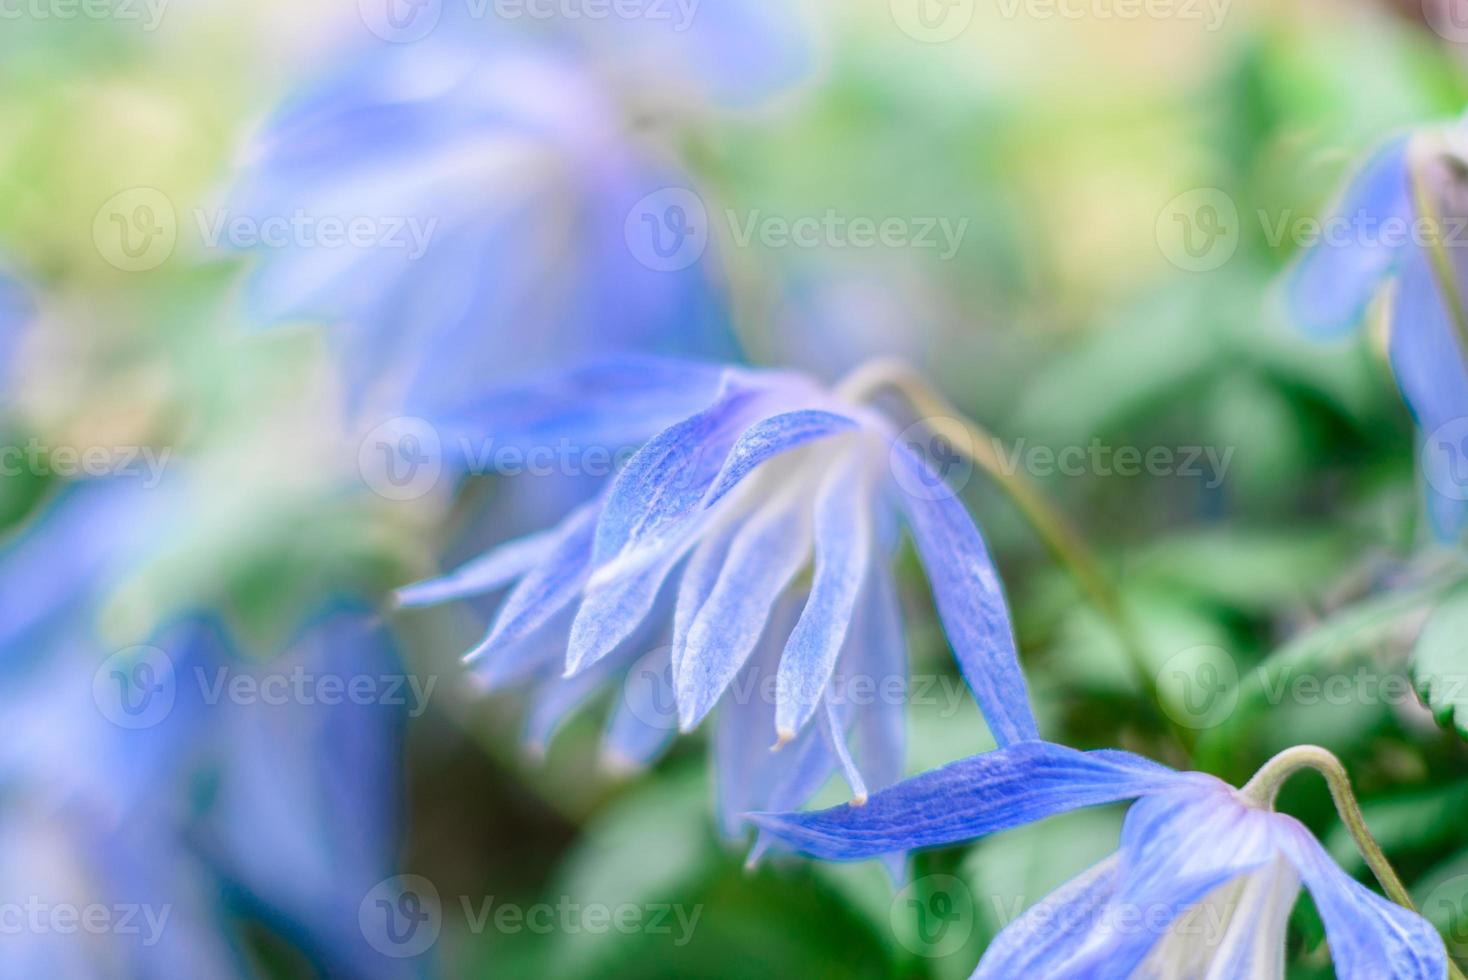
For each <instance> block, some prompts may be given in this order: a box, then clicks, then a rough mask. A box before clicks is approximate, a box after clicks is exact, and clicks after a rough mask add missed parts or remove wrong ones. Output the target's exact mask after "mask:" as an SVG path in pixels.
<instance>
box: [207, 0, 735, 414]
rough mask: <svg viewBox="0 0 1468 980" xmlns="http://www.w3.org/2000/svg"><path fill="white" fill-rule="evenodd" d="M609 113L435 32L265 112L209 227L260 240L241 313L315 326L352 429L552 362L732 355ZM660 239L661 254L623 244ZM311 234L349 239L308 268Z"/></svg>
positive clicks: (563, 60)
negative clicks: (336, 362)
mask: <svg viewBox="0 0 1468 980" xmlns="http://www.w3.org/2000/svg"><path fill="white" fill-rule="evenodd" d="M664 34H666V36H667V38H668V40H670V41H672V40H674V39H676V38H678V37H681V36H682V35H674V34H672V33H670V32H664ZM698 36H699V37H703V36H704V35H702V34H700V35H698ZM705 39H707V38H705ZM622 54H623V56H624V57H625V56H628V52H623V53H622ZM612 92H613V90H612V88H611V87H610V86H609V85H608V83H607V81H606V79H605V78H604V77H602V76H600V75H599V74H598V73H597V71H596V70H595V68H594V67H593V61H592V59H591V58H590V57H589V55H588V53H587V51H586V50H585V48H584V47H583V46H582V45H580V44H577V43H575V42H573V41H572V40H569V39H567V38H564V37H558V36H557V35H555V34H549V35H546V36H538V37H531V36H527V35H517V34H514V33H513V32H509V31H506V30H497V31H490V30H489V29H488V25H486V24H483V23H478V22H475V23H472V24H471V25H469V26H468V27H463V26H461V25H457V24H455V25H450V24H448V23H445V24H444V25H442V26H441V27H440V28H439V29H438V30H437V31H436V32H435V33H434V34H433V35H432V36H431V37H429V38H427V39H424V40H422V41H419V42H417V43H414V44H406V45H390V46H386V47H380V48H377V49H374V50H372V51H370V52H368V53H367V54H366V55H365V56H364V57H362V58H361V59H359V60H357V61H356V62H354V63H353V64H351V65H350V66H349V67H347V68H346V69H345V70H343V71H340V72H338V73H337V74H335V75H333V76H330V77H328V78H327V79H326V80H325V81H324V82H323V83H321V84H320V85H318V86H316V87H315V88H313V89H311V90H310V91H308V92H306V93H304V94H303V95H301V96H300V97H298V98H297V99H295V100H294V101H293V102H292V103H290V104H288V105H287V106H286V107H284V108H283V109H282V111H280V112H279V113H278V114H277V115H276V116H275V118H274V119H273V120H272V121H271V122H270V123H269V125H268V126H267V127H266V129H265V131H264V132H263V134H262V135H261V137H260V138H259V140H258V141H257V145H256V146H255V147H254V148H253V149H252V151H251V153H250V155H249V158H248V159H247V161H246V164H245V167H244V170H243V173H242V174H241V176H240V180H239V186H238V187H237V189H236V191H235V193H234V195H233V201H232V202H231V204H230V206H229V210H228V212H227V217H228V218H229V219H230V220H231V221H237V222H243V224H242V227H247V228H250V229H253V228H255V227H259V228H271V227H273V228H274V229H275V230H276V231H277V232H279V234H278V236H277V237H276V239H275V240H274V242H272V243H265V244H262V245H260V246H256V247H253V248H252V249H251V251H252V253H253V255H254V258H255V266H254V269H253V272H252V275H251V277H250V282H249V294H250V295H251V296H252V297H253V302H252V306H253V307H254V309H255V311H256V312H257V314H258V315H259V316H260V317H262V318H263V319H266V320H271V321H280V320H317V321H321V322H324V323H326V324H329V326H330V328H331V329H332V331H333V336H334V340H335V344H336V347H337V349H338V350H339V352H340V360H341V363H342V371H343V375H344V380H345V384H346V386H347V389H348V393H349V395H350V397H351V401H352V403H353V405H354V406H355V407H356V408H357V409H359V410H361V411H369V410H370V412H371V418H372V419H373V420H374V421H380V420H381V419H382V418H388V417H392V416H394V415H405V416H419V417H422V418H426V419H429V420H436V419H437V418H438V417H439V415H440V414H442V413H443V412H444V411H445V410H447V409H451V408H456V407H458V406H459V405H460V404H461V403H462V402H463V401H464V400H466V399H467V398H468V397H471V396H473V395H474V394H476V393H479V392H482V391H484V390H485V389H486V388H487V387H489V386H493V385H495V384H497V383H503V382H505V381H507V380H512V379H515V378H518V377H521V376H523V375H524V373H525V372H527V371H532V372H533V371H543V370H549V369H552V368H555V367H558V366H560V365H563V364H565V363H566V362H567V359H568V358H585V357H595V356H602V355H607V354H613V353H621V352H626V351H634V352H642V353H657V354H665V355H678V356H700V357H715V358H727V357H730V356H734V355H735V354H736V353H737V351H736V345H735V343H734V341H733V338H732V333H731V331H730V328H729V317H728V313H727V301H726V297H725V295H724V284H723V281H722V277H721V275H720V274H719V272H718V271H717V263H716V262H715V261H714V258H715V248H714V246H713V243H712V242H710V241H709V240H708V239H707V231H708V229H707V227H706V225H705V224H704V223H703V220H702V218H700V217H699V216H698V215H697V213H696V211H697V205H694V204H690V203H688V202H690V201H693V200H696V195H695V194H694V193H693V191H692V190H691V185H690V179H689V177H688V176H687V175H686V174H684V173H683V172H682V170H681V168H680V167H679V166H678V165H677V164H676V162H675V161H674V160H672V159H670V158H669V155H668V154H666V153H661V152H659V151H658V150H656V149H655V148H653V147H651V146H648V145H644V144H643V143H642V142H641V141H640V140H639V139H638V138H636V137H635V136H634V133H633V129H632V126H631V123H630V122H629V121H628V119H627V114H626V113H625V112H624V110H623V109H622V107H620V106H619V105H618V104H617V103H616V101H615V99H614V97H613V94H612ZM297 218H299V221H298V222H297V224H296V225H294V226H291V225H290V224H289V223H290V222H292V221H293V220H296V219H297ZM664 218H667V220H668V221H669V222H670V223H671V224H670V226H669V227H668V228H661V227H658V228H655V229H653V231H654V233H656V234H658V235H659V241H660V242H661V243H662V245H664V246H666V248H667V249H669V250H671V251H670V252H669V253H668V255H663V254H661V253H656V252H653V251H650V249H652V248H654V247H655V243H653V242H652V241H651V239H647V238H646V236H647V234H648V232H647V230H646V229H644V228H643V227H642V225H641V223H640V219H645V220H650V221H652V222H654V223H656V222H658V221H661V220H663V219H664ZM270 222H274V224H273V225H272V224H269V223H270ZM323 222H338V223H342V222H344V223H347V224H356V225H358V226H359V227H360V229H361V232H360V235H359V236H358V237H357V239H356V240H355V241H352V240H348V241H347V242H346V243H345V244H339V245H336V246H332V247H326V246H324V245H323V244H321V241H320V240H318V237H317V236H316V232H317V230H319V229H320V228H321V227H322V223H323ZM691 223H692V224H691ZM694 224H696V225H697V227H694ZM674 225H676V227H673V226H674ZM220 228H221V230H220V234H221V235H222V236H226V240H227V236H228V235H229V234H230V231H229V226H228V225H227V224H221V226H220ZM295 229H299V230H295ZM664 232H665V233H666V234H664ZM669 255H671V258H669Z"/></svg>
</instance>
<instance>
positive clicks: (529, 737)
mask: <svg viewBox="0 0 1468 980" xmlns="http://www.w3.org/2000/svg"><path fill="white" fill-rule="evenodd" d="M631 656H632V654H631V652H630V651H629V652H628V653H627V654H625V655H619V656H616V657H608V658H606V659H605V660H603V661H601V662H600V663H598V664H595V665H593V666H592V667H590V668H589V669H587V670H584V671H582V672H581V673H580V674H577V675H576V676H575V677H553V678H551V679H549V680H547V681H546V682H545V683H543V684H541V685H540V687H539V688H537V689H536V691H535V694H534V695H533V696H532V698H531V702H530V713H529V715H528V716H527V718H526V722H525V744H526V748H528V749H529V750H530V751H531V752H532V753H534V754H536V755H544V754H545V751H546V749H547V748H548V747H549V746H550V742H551V738H552V737H553V736H554V735H555V733H556V730H557V729H558V728H560V726H561V725H562V724H563V723H564V722H565V721H566V719H567V718H569V717H570V716H571V714H572V713H573V712H575V711H576V710H577V709H578V708H580V707H582V706H583V705H585V704H586V703H587V702H588V701H590V700H591V697H592V695H594V694H596V692H597V691H598V690H600V689H601V687H602V686H603V685H604V684H605V683H606V682H607V681H608V680H610V679H611V678H612V677H614V676H615V675H616V674H617V672H618V671H619V670H622V669H623V668H625V667H626V666H627V661H628V660H629V659H630V658H631Z"/></svg>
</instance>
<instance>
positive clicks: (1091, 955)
mask: <svg viewBox="0 0 1468 980" xmlns="http://www.w3.org/2000/svg"><path fill="white" fill-rule="evenodd" d="M1131 799H1135V800H1137V802H1136V803H1135V804H1134V805H1133V806H1132V808H1131V810H1130V811H1129V812H1128V813H1127V817H1126V822H1125V824H1124V826H1123V828H1122V834H1121V843H1120V846H1119V848H1118V850H1117V852H1116V853H1115V854H1114V855H1112V856H1111V857H1110V858H1107V859H1106V860H1105V861H1103V862H1101V863H1100V864H1098V865H1096V866H1095V867H1093V868H1091V869H1090V870H1089V871H1086V872H1084V873H1083V874H1081V875H1080V876H1079V877H1077V878H1075V879H1073V880H1072V881H1070V882H1069V883H1067V884H1065V885H1062V886H1061V887H1060V888H1059V889H1057V890H1056V891H1055V892H1053V893H1052V894H1051V895H1049V896H1048V897H1047V898H1045V899H1043V900H1041V901H1040V902H1037V903H1036V904H1035V905H1033V906H1031V907H1030V908H1029V910H1027V911H1026V912H1025V913H1024V915H1022V916H1020V917H1019V918H1018V919H1016V920H1015V921H1014V922H1012V923H1010V924H1009V925H1008V926H1006V927H1005V929H1004V930H1003V931H1002V932H1001V933H1000V934H999V936H998V937H996V938H995V940H994V942H993V943H992V944H990V946H989V948H988V950H987V951H986V952H985V954H984V957H983V959H982V961H981V962H980V963H979V967H978V970H977V971H976V972H975V973H974V976H975V977H996V978H1009V977H1026V976H1044V977H1094V978H1102V977H1118V978H1120V977H1132V976H1146V977H1162V978H1176V980H1182V978H1190V977H1202V976H1208V977H1280V978H1282V977H1283V976H1284V952H1285V932H1286V927H1287V924H1288V921H1289V916H1290V910H1291V909H1292V908H1293V906H1294V904H1295V900H1296V898H1297V897H1298V895H1299V892H1300V886H1301V883H1302V882H1303V883H1304V886H1305V887H1306V888H1308V889H1309V890H1310V895H1311V898H1312V899H1313V900H1314V902H1315V907H1316V908H1317V909H1318V910H1319V911H1320V916H1321V918H1322V919H1323V920H1324V922H1325V931H1326V937H1327V939H1328V941H1329V943H1330V950H1331V955H1332V958H1333V959H1334V962H1335V969H1336V975H1337V976H1340V977H1345V978H1358V980H1366V978H1373V980H1375V978H1387V977H1391V978H1421V980H1440V978H1442V977H1443V976H1444V975H1445V974H1446V972H1447V959H1446V952H1445V950H1444V947H1443V941H1442V937H1440V936H1439V935H1438V934H1437V932H1436V931H1435V930H1434V929H1433V928H1432V926H1431V925H1429V924H1428V923H1427V922H1426V920H1424V919H1423V918H1422V917H1421V916H1419V915H1417V914H1416V913H1414V912H1410V911H1408V910H1407V909H1404V908H1402V907H1400V906H1398V905H1394V904H1392V903H1391V902H1388V901H1387V900H1386V899H1384V898H1382V897H1380V896H1379V895H1377V894H1375V893H1374V892H1372V891H1371V890H1369V889H1367V888H1365V887H1364V886H1362V885H1361V884H1359V883H1358V882H1356V881H1355V880H1354V879H1352V878H1351V877H1349V876H1348V875H1347V874H1346V873H1345V872H1344V871H1342V870H1341V869H1340V867H1338V866H1337V865H1336V864H1335V862H1334V861H1333V860H1332V859H1331V858H1330V856H1329V855H1328V854H1327V853H1326V852H1325V850H1324V848H1322V847H1321V846H1320V844H1319V842H1318V841H1316V840H1315V838H1314V836H1313V835H1312V834H1311V833H1310V831H1309V830H1308V829H1307V828H1306V827H1305V826H1304V825H1303V824H1301V823H1300V822H1299V821H1297V820H1295V819H1294V818H1293V817H1290V816H1287V815H1285V814H1281V813H1276V812H1274V811H1272V810H1270V809H1266V808H1264V807H1262V806H1260V805H1258V804H1257V803H1255V802H1253V801H1251V800H1250V799H1249V798H1247V797H1246V796H1244V795H1243V794H1241V793H1240V792H1239V791H1238V790H1235V789H1234V788H1233V787H1232V786H1229V785H1228V784H1226V783H1224V782H1222V781H1220V780H1218V779H1216V778H1214V777H1212V776H1208V775H1204V774H1202V773H1179V772H1174V771H1172V770H1170V769H1167V768H1165V767H1163V766H1159V765H1157V764H1155V763H1153V762H1150V761H1148V760H1146V759H1143V758H1141V757H1139V756H1134V755H1131V754H1129V753H1125V752H1111V751H1103V752H1078V751H1076V750H1074V749H1069V748H1065V747H1063V746H1059V745H1051V744H1049V743H1045V742H1028V743H1021V744H1017V745H1013V746H1010V747H1009V748H1007V749H1001V750H999V751H996V752H990V753H987V754H984V755H979V756H974V757H972V758H969V759H965V760H963V761H960V762H955V763H953V764H951V765H948V766H945V767H943V768H941V769H936V770H933V771H932V772H928V773H925V774H923V775H921V776H918V777H916V778H914V779H910V780H908V781H906V782H904V783H901V784H899V785H897V786H895V787H893V788H891V789H889V790H887V791H885V792H881V793H877V794H876V795H874V796H873V797H872V798H871V800H870V801H869V802H868V803H867V805H866V806H864V807H860V808H856V807H850V806H845V807H837V808H835V809H831V810H823V811H820V812H815V813H783V814H771V813H765V814H752V815H751V819H752V820H753V821H754V823H755V824H756V825H757V826H758V827H759V828H760V830H761V832H762V833H763V834H765V835H768V836H769V837H771V838H774V839H775V840H776V841H778V842H779V843H780V844H783V845H785V846H788V847H791V848H794V849H796V850H798V851H801V852H803V853H806V854H810V855H812V856H815V857H820V858H828V859H832V860H840V861H851V860H858V859H861V858H870V857H877V856H882V855H888V854H891V853H894V852H902V851H906V850H908V849H911V848H920V847H935V846H939V845H944V844H952V843H955V842H959V841H964V840H969V839H972V838H975V837H980V836H984V835H987V834H992V833H995V832H997V831H1001V830H1006V829H1008V828H1011V827H1017V826H1020V825H1021V824H1026V823H1030V822H1032V821H1035V820H1039V819H1042V818H1044V817H1047V816H1050V815H1052V814H1056V813H1061V812H1065V811H1067V810H1074V809H1077V808H1079V807H1087V806H1096V805H1098V804H1102V803H1112V802H1116V801H1119V800H1131Z"/></svg>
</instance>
